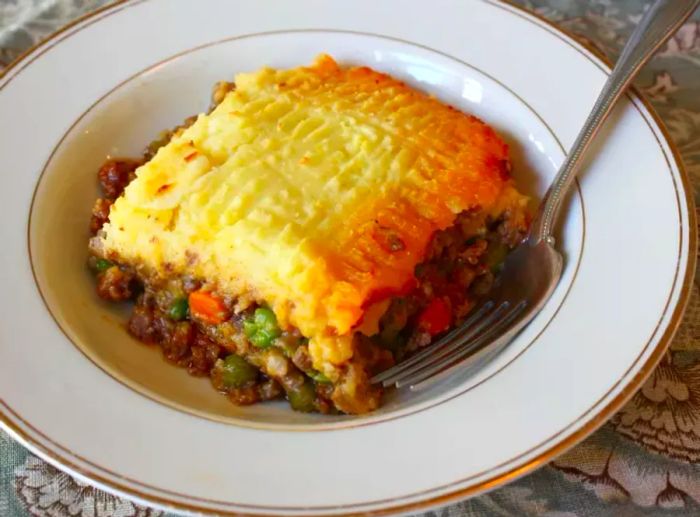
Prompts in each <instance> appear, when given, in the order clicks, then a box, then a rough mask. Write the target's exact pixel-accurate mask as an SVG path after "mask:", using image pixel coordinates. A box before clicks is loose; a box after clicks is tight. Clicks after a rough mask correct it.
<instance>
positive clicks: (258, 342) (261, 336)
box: [249, 328, 277, 348]
mask: <svg viewBox="0 0 700 517" xmlns="http://www.w3.org/2000/svg"><path fill="white" fill-rule="evenodd" d="M276 337H277V336H275V335H272V334H270V333H269V332H268V331H267V330H264V329H260V328H259V329H258V331H257V332H256V333H255V334H253V335H252V336H250V337H249V339H250V342H251V343H253V344H254V345H255V346H257V347H259V348H267V347H269V346H270V345H272V342H273V341H274V340H275V338H276Z"/></svg>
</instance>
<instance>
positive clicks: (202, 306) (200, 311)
mask: <svg viewBox="0 0 700 517" xmlns="http://www.w3.org/2000/svg"><path fill="white" fill-rule="evenodd" d="M189 305H190V312H191V313H192V315H193V316H194V317H195V318H197V319H199V320H201V321H203V322H204V323H209V324H212V325H215V324H217V323H221V322H223V321H226V320H227V319H228V318H229V316H230V313H229V311H228V309H227V308H226V304H225V303H224V301H223V300H222V299H221V298H219V297H218V296H215V295H213V294H211V293H210V292H208V291H194V292H192V293H190V296H189Z"/></svg>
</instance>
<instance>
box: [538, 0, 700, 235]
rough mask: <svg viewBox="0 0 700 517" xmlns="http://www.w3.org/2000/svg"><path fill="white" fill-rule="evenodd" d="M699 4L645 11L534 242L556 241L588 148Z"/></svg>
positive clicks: (696, 0) (546, 205)
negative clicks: (565, 203)
mask: <svg viewBox="0 0 700 517" xmlns="http://www.w3.org/2000/svg"><path fill="white" fill-rule="evenodd" d="M698 5H700V0H657V1H656V2H655V3H654V4H652V5H651V6H650V7H649V9H648V10H647V12H646V13H645V14H644V16H643V17H642V19H641V21H640V22H639V25H637V27H636V28H635V30H634V32H633V33H632V35H631V36H630V38H629V40H628V41H627V44H626V45H625V47H624V48H623V50H622V54H621V55H620V58H619V59H618V61H617V64H616V65H615V68H613V70H612V72H611V74H610V76H609V77H608V80H607V82H606V83H605V86H603V90H602V92H601V93H600V96H599V97H598V100H597V101H596V103H595V106H594V107H593V111H592V112H591V114H590V115H589V116H588V119H587V120H586V123H585V124H584V126H583V129H582V130H581V132H580V133H579V135H578V137H577V139H576V142H575V143H574V145H573V147H572V148H571V150H570V151H569V154H568V155H567V157H566V159H565V160H564V163H563V164H562V166H561V168H560V169H559V172H558V173H557V176H556V178H554V181H553V182H552V185H551V186H550V187H549V189H548V190H547V193H546V194H545V196H544V200H543V201H542V204H541V205H540V209H539V211H538V213H537V215H536V216H535V219H534V221H533V223H532V227H531V230H530V237H529V239H528V240H529V242H530V243H531V244H537V243H539V242H540V241H543V240H544V241H547V242H549V243H552V244H553V243H554V239H553V237H552V232H553V228H554V224H555V222H556V219H557V216H558V215H559V211H560V208H561V204H562V201H563V198H564V196H565V195H566V193H567V192H568V190H569V189H570V188H571V185H572V183H573V182H574V178H575V177H576V173H577V172H578V169H579V167H580V165H581V161H582V157H583V155H584V154H585V152H586V149H588V146H589V145H590V143H591V141H592V140H593V138H594V137H595V135H596V134H597V133H598V131H599V130H600V128H601V126H602V125H603V122H604V121H605V119H606V118H607V117H608V115H609V114H610V112H611V111H612V108H613V106H614V105H615V102H616V101H617V100H618V99H619V98H620V96H621V95H622V94H623V93H624V91H625V89H626V88H627V86H629V84H630V83H631V82H632V80H633V79H634V77H635V76H636V75H637V72H639V69H640V68H641V67H642V66H643V65H644V64H645V63H646V62H647V61H648V60H649V58H651V56H652V55H653V54H654V52H656V50H658V49H659V47H660V46H661V45H662V44H663V43H664V42H665V41H666V40H668V38H669V37H670V36H671V35H672V34H673V33H674V32H676V30H677V29H678V28H679V27H680V26H681V24H682V23H683V22H684V21H685V20H686V19H688V17H689V16H690V15H691V14H692V13H693V11H694V10H695V8H696V7H697V6H698Z"/></svg>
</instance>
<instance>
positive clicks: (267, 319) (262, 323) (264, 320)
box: [253, 307, 281, 335]
mask: <svg viewBox="0 0 700 517" xmlns="http://www.w3.org/2000/svg"><path fill="white" fill-rule="evenodd" d="M253 322H254V323H255V324H256V325H257V326H258V328H260V329H262V330H266V331H268V332H269V333H270V334H275V333H277V335H279V334H281V332H280V328H279V327H278V326H277V318H276V317H275V313H274V312H272V311H271V310H270V309H267V308H265V307H259V308H257V309H255V314H254V315H253Z"/></svg>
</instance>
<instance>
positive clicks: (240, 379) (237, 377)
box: [221, 354, 258, 388]
mask: <svg viewBox="0 0 700 517" xmlns="http://www.w3.org/2000/svg"><path fill="white" fill-rule="evenodd" d="M257 378H258V370H257V369H256V368H255V367H254V366H252V365H251V364H249V363H247V362H246V361H245V359H243V358H242V357H241V356H238V355H236V354H231V355H229V356H226V359H224V364H223V366H222V372H221V380H222V382H223V383H224V386H226V387H227V388H240V387H242V386H244V385H246V384H248V383H251V382H254V381H255V380H256V379H257Z"/></svg>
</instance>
